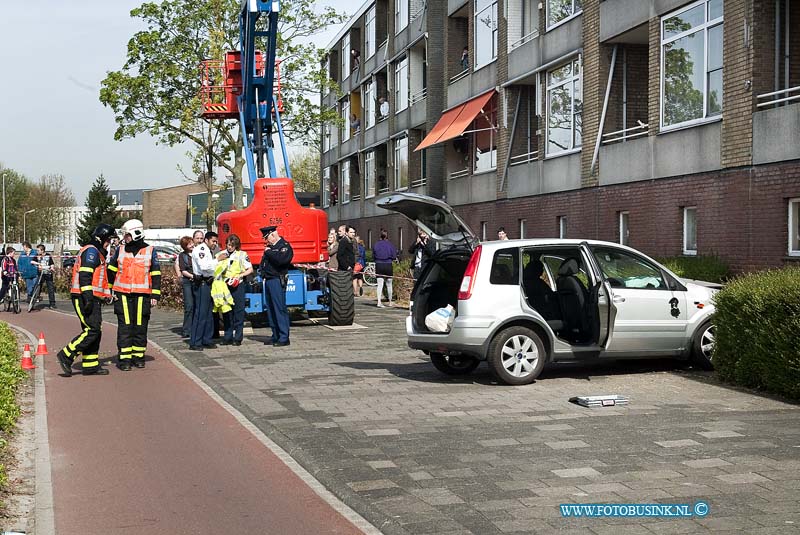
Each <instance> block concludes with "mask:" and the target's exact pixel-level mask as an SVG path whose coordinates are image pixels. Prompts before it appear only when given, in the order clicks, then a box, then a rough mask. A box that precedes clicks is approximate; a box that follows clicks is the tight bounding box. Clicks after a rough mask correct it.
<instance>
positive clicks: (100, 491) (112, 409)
mask: <svg viewBox="0 0 800 535" xmlns="http://www.w3.org/2000/svg"><path fill="white" fill-rule="evenodd" d="M0 321H6V322H8V323H10V324H11V325H17V326H20V327H22V328H23V329H27V330H28V331H30V332H31V333H34V334H35V335H38V334H39V332H44V334H45V339H46V342H47V349H48V351H49V355H47V356H44V357H35V359H34V360H35V363H36V365H37V366H41V365H44V373H45V395H46V406H47V429H48V433H49V444H50V457H51V470H52V486H53V503H54V516H55V519H54V520H55V527H56V532H57V533H58V534H65V535H69V534H75V533H80V534H82V535H92V534H97V535H109V534H127V533H137V534H138V533H147V534H149V535H156V534H164V535H178V534H193V535H194V534H202V533H209V534H216V533H225V534H267V533H269V534H303V533H308V534H320V533H341V534H356V533H362V531H361V530H359V529H358V528H357V527H356V526H355V525H354V524H353V523H351V522H350V521H349V520H348V519H347V518H345V517H344V516H343V515H342V514H341V513H339V512H337V511H336V510H335V509H334V508H333V506H332V505H330V504H329V503H328V502H326V501H325V500H323V499H322V498H321V497H320V496H319V495H318V494H316V493H315V492H314V491H313V490H312V489H311V488H310V487H309V486H308V485H307V484H306V483H305V482H303V480H302V479H300V477H299V476H298V475H297V474H295V472H293V471H292V470H291V469H290V468H289V467H288V466H287V465H286V464H284V462H283V461H282V460H281V459H280V458H279V457H277V456H276V455H275V454H274V453H273V452H272V451H271V450H270V449H268V448H267V447H266V446H265V445H264V444H263V443H262V442H261V441H260V440H259V439H258V438H256V437H255V436H254V435H253V434H252V433H251V432H250V431H249V430H247V429H246V428H245V427H244V426H243V425H242V424H241V423H240V422H239V421H237V420H236V418H235V417H234V416H233V415H232V414H231V413H230V412H228V411H227V410H225V409H224V408H223V407H222V406H221V405H220V404H219V403H218V402H217V401H215V400H214V399H212V397H211V396H209V394H208V393H206V392H205V391H204V390H203V389H202V388H201V387H200V386H199V385H198V384H196V383H195V382H194V381H193V380H192V379H190V378H189V377H187V375H186V374H185V373H184V372H183V371H182V370H180V369H179V368H178V367H177V366H176V365H175V364H173V363H172V362H171V361H170V360H169V359H168V358H167V357H165V356H164V355H163V354H162V353H161V352H160V351H158V350H157V349H156V348H154V347H153V346H152V345H150V346H149V347H148V350H147V366H146V368H144V369H136V368H134V369H133V370H131V371H129V372H123V371H121V370H119V369H117V368H116V367H115V366H114V365H113V362H112V361H111V358H110V356H111V355H114V354H115V353H116V342H115V341H116V328H115V327H113V326H111V325H109V324H104V325H103V339H102V343H101V350H100V359H101V362H103V363H104V365H105V366H106V367H107V368H108V369H109V370H110V374H109V375H106V376H88V377H84V376H83V375H81V374H80V371H79V369H77V368H76V369H75V370H74V372H75V375H73V376H72V377H65V376H64V375H63V372H62V370H61V368H60V366H59V364H58V362H57V359H56V357H55V354H56V352H57V351H58V350H59V349H60V348H61V347H63V346H64V345H65V344H66V343H67V342H69V341H70V339H71V338H72V337H73V336H75V335H76V334H77V333H78V332H79V330H80V326H79V323H78V319H77V317H75V316H74V315H67V314H64V313H60V312H54V311H48V310H39V311H34V312H33V313H30V314H27V313H25V312H23V313H21V314H17V315H14V314H10V313H5V312H4V313H2V314H0ZM34 351H35V347H32V348H31V353H33V352H34Z"/></svg>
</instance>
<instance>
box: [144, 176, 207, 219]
mask: <svg viewBox="0 0 800 535" xmlns="http://www.w3.org/2000/svg"><path fill="white" fill-rule="evenodd" d="M204 191H206V189H205V187H204V186H202V185H200V184H198V183H192V184H185V185H182V186H175V187H172V188H162V189H153V190H149V191H145V192H144V193H143V194H142V223H143V224H144V226H145V228H149V227H152V228H158V227H161V228H171V227H185V226H186V224H187V216H188V214H187V208H186V206H187V204H186V203H187V199H188V197H189V195H190V194H192V193H202V192H204Z"/></svg>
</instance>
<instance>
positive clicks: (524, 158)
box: [508, 150, 539, 167]
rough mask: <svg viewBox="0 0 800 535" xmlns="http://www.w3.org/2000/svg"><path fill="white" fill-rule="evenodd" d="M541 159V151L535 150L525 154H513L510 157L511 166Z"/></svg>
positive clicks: (509, 164)
mask: <svg viewBox="0 0 800 535" xmlns="http://www.w3.org/2000/svg"><path fill="white" fill-rule="evenodd" d="M538 159H539V151H538V150H533V151H531V152H528V153H525V154H518V155H516V156H512V157H511V158H509V163H508V166H509V167H514V166H515V165H522V164H525V163H530V162H533V161H536V160H538Z"/></svg>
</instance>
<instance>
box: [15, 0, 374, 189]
mask: <svg viewBox="0 0 800 535" xmlns="http://www.w3.org/2000/svg"><path fill="white" fill-rule="evenodd" d="M142 3H143V0H113V1H109V0H69V1H63V0H62V1H57V2H23V1H20V0H0V13H2V16H1V17H0V73H1V74H0V102H2V103H3V105H2V106H0V165H1V166H2V167H4V168H11V169H14V170H15V171H18V172H21V173H22V174H24V175H25V176H27V177H28V178H29V179H31V180H36V179H38V178H39V177H41V176H43V175H48V174H61V175H63V176H64V177H65V179H66V182H67V185H68V186H69V187H70V188H71V189H72V191H73V194H74V195H75V200H76V202H77V203H79V204H83V202H84V200H85V196H86V193H87V192H88V191H89V188H90V187H91V185H92V183H93V182H94V180H95V179H96V178H97V176H98V175H100V173H102V174H103V175H104V176H105V179H106V182H107V183H108V184H109V187H110V188H111V189H138V188H144V189H146V188H156V187H165V186H172V185H178V184H181V183H185V179H184V178H183V176H182V175H181V173H180V172H179V171H178V169H177V166H178V165H179V164H180V165H181V166H182V167H183V168H184V169H185V170H187V171H189V170H190V169H191V165H190V161H189V158H187V157H186V156H185V153H186V151H187V150H189V149H190V148H191V147H190V146H188V145H187V146H184V147H165V146H159V145H156V144H155V142H154V140H153V139H152V138H150V137H149V136H146V135H140V136H137V137H136V138H135V139H126V140H124V141H115V140H114V131H115V129H116V123H115V122H114V114H113V112H112V111H111V110H110V109H109V108H105V107H104V106H103V105H102V104H101V103H100V100H99V96H98V95H99V91H100V83H101V82H102V80H103V79H104V78H105V77H106V73H107V72H108V71H115V70H119V69H120V68H121V67H122V66H123V64H124V62H125V57H126V47H127V43H128V40H129V39H130V38H131V37H132V36H133V34H134V33H135V32H136V31H138V30H141V29H143V26H142V25H141V23H140V22H139V21H137V20H136V19H132V18H131V17H130V10H131V9H133V8H135V7H137V6H139V5H141V4H142ZM361 3H362V2H361V1H359V0H343V1H340V2H337V3H336V6H337V8H338V9H341V10H343V11H344V12H346V13H347V14H348V15H350V14H352V13H354V12H355V11H357V10H358V8H359V6H360V5H361ZM231 23H232V24H236V23H237V21H231ZM338 30H339V27H337V28H332V29H331V30H329V31H328V32H326V33H325V34H324V35H320V36H319V37H318V39H317V44H318V45H319V46H322V47H324V46H326V45H327V44H328V42H329V41H330V40H331V39H332V38H333V37H334V36H335V34H336V32H337V31H338ZM282 119H283V120H284V121H286V120H291V118H285V117H282ZM245 180H246V179H245Z"/></svg>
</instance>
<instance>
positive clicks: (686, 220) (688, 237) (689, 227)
mask: <svg viewBox="0 0 800 535" xmlns="http://www.w3.org/2000/svg"><path fill="white" fill-rule="evenodd" d="M682 243H683V246H682V248H683V254H684V255H686V256H697V206H685V207H684V208H683V242H682Z"/></svg>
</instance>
